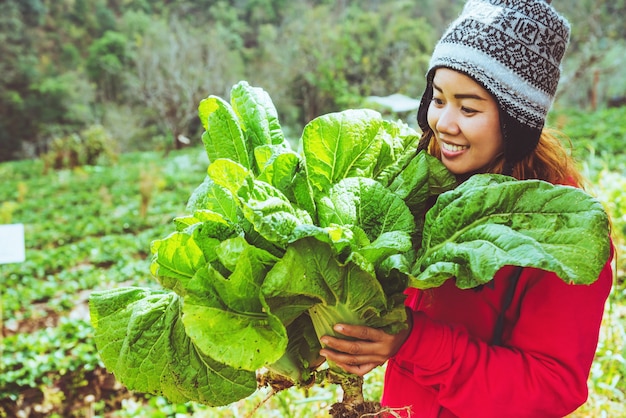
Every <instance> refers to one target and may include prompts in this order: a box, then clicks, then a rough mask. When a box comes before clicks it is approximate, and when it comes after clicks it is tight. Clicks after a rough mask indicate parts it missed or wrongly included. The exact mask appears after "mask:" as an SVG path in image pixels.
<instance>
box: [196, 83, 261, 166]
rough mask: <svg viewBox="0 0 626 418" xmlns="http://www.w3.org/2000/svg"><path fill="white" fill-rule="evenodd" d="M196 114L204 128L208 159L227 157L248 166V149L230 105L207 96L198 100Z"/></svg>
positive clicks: (214, 97) (204, 141) (219, 99)
mask: <svg viewBox="0 0 626 418" xmlns="http://www.w3.org/2000/svg"><path fill="white" fill-rule="evenodd" d="M198 114H199V116H200V121H201V122H202V126H204V129H205V131H204V134H202V142H203V143H204V148H205V150H206V153H207V156H208V157H209V161H210V162H213V161H215V160H217V159H218V158H228V159H231V160H233V161H236V162H237V163H239V164H241V165H242V166H244V167H246V168H250V167H251V165H250V163H251V160H250V151H249V150H248V148H247V147H246V144H245V141H244V136H243V131H242V130H241V126H240V125H239V120H238V119H237V115H236V114H235V112H234V111H233V109H232V107H231V106H230V105H229V104H228V103H227V102H225V101H224V100H223V99H221V98H219V97H216V96H209V97H208V98H206V99H204V100H202V101H201V102H200V105H199V107H198Z"/></svg>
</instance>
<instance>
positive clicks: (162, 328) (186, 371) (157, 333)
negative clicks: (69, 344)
mask: <svg viewBox="0 0 626 418" xmlns="http://www.w3.org/2000/svg"><path fill="white" fill-rule="evenodd" d="M89 308H90V313H91V321H92V324H93V326H94V329H95V335H94V337H95V341H96V346H97V348H98V352H99V353H100V355H101V357H102V360H103V362H104V365H105V367H106V368H107V370H109V371H111V372H113V373H114V374H115V377H116V379H117V380H118V381H120V382H121V383H122V384H124V385H125V386H127V387H128V388H129V389H130V390H134V391H138V392H146V393H151V394H155V395H163V396H165V397H166V398H168V399H169V400H170V401H171V402H176V403H183V402H188V401H194V402H199V403H202V404H205V405H209V406H221V405H227V404H230V403H232V402H235V401H237V400H239V399H242V398H245V397H247V396H250V395H251V394H252V393H253V392H254V391H255V390H256V376H255V374H254V373H253V372H247V371H242V370H237V369H234V368H232V367H228V366H225V365H223V364H220V363H218V362H216V361H215V360H213V359H211V358H210V357H208V356H206V355H205V354H203V353H202V352H200V350H198V348H197V347H196V346H195V345H194V344H193V343H192V342H191V340H190V339H189V337H188V336H187V335H186V334H185V331H184V327H183V324H182V322H181V320H180V315H181V312H180V309H181V303H180V298H179V297H178V296H177V295H176V294H174V293H171V292H164V291H153V290H148V289H139V288H118V289H112V290H106V291H96V292H93V293H92V294H91V297H90V301H89Z"/></svg>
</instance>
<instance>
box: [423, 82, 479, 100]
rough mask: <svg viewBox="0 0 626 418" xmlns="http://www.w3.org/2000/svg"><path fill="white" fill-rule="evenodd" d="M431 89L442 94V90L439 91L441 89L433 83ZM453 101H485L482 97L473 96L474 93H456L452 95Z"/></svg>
mask: <svg viewBox="0 0 626 418" xmlns="http://www.w3.org/2000/svg"><path fill="white" fill-rule="evenodd" d="M433 88H434V89H435V90H437V91H438V92H439V93H443V90H442V89H441V87H439V86H437V85H436V84H435V83H434V82H433ZM454 98H455V99H474V100H487V99H486V98H485V97H482V96H480V95H478V94H474V93H466V94H464V93H457V94H455V95H454Z"/></svg>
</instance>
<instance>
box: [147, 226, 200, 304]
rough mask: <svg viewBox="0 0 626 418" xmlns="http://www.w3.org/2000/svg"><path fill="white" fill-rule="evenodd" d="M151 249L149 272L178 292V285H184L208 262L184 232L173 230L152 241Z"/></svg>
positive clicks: (194, 242) (164, 285)
mask: <svg viewBox="0 0 626 418" xmlns="http://www.w3.org/2000/svg"><path fill="white" fill-rule="evenodd" d="M151 251H152V254H153V255H154V257H153V259H152V263H151V265H150V271H151V273H152V274H153V275H154V276H155V277H157V278H158V279H159V282H160V283H161V285H162V286H163V287H165V288H166V289H173V290H175V291H176V292H177V293H179V294H181V293H180V292H181V289H180V288H179V287H178V286H181V285H182V286H183V287H184V284H185V283H186V282H187V281H188V280H191V279H192V278H193V276H194V275H195V274H196V272H197V271H198V270H199V269H200V268H202V267H204V266H205V265H206V264H207V262H208V261H207V259H206V258H205V256H204V253H203V251H202V249H201V248H200V246H199V245H198V243H197V242H196V241H195V240H194V239H193V237H192V236H191V235H190V234H188V233H185V232H174V233H172V234H170V235H168V236H167V237H165V238H164V239H160V240H154V241H152V245H151Z"/></svg>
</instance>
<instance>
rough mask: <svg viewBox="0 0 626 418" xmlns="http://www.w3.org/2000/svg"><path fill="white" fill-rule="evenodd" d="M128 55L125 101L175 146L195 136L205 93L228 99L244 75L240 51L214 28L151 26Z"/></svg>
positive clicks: (175, 24) (174, 23)
mask: <svg viewBox="0 0 626 418" xmlns="http://www.w3.org/2000/svg"><path fill="white" fill-rule="evenodd" d="M132 57H133V62H134V65H135V68H134V72H133V73H130V74H128V83H129V84H128V85H129V89H130V91H129V97H132V98H134V99H135V100H136V102H135V104H136V105H138V106H144V107H146V108H147V109H148V110H149V111H150V112H151V113H152V118H151V120H152V121H153V122H154V123H156V124H157V125H158V126H159V127H160V128H161V130H162V132H164V133H166V134H168V135H171V137H173V141H174V147H175V148H180V147H181V146H182V145H183V144H184V143H185V142H186V139H185V138H187V137H189V136H193V134H195V133H196V131H194V130H193V126H196V127H197V126H199V123H198V121H197V115H198V103H199V102H200V100H202V99H203V98H204V97H206V96H207V95H208V94H215V95H219V96H222V97H228V93H229V91H230V88H231V86H232V85H233V84H234V83H235V82H237V81H238V80H239V79H240V78H241V77H242V72H243V70H242V65H243V64H242V61H241V57H240V56H239V52H238V51H236V50H232V49H230V48H228V46H227V43H225V42H224V41H223V39H222V38H220V32H219V31H218V30H217V29H216V28H215V27H214V28H210V29H207V28H200V29H195V28H189V27H187V25H185V24H184V23H183V22H180V21H178V20H172V21H171V22H170V23H169V24H166V23H165V22H164V21H162V20H161V21H155V22H153V23H152V25H151V26H150V27H149V28H148V30H147V32H146V33H145V34H144V35H143V36H142V37H141V38H138V42H137V44H136V45H135V48H134V50H133V53H132Z"/></svg>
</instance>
